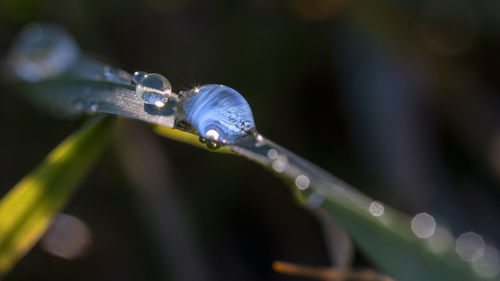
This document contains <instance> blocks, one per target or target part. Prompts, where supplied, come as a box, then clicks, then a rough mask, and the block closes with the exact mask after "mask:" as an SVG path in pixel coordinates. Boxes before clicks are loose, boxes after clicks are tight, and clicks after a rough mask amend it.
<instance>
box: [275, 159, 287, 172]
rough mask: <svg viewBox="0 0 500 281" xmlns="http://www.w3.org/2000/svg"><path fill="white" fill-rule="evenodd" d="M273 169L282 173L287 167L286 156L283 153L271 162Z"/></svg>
mask: <svg viewBox="0 0 500 281" xmlns="http://www.w3.org/2000/svg"><path fill="white" fill-rule="evenodd" d="M272 167H273V169H274V170H275V171H276V172H278V173H283V172H284V171H286V168H287V167H288V158H287V157H286V156H285V155H278V157H277V158H276V160H274V161H273V163H272Z"/></svg>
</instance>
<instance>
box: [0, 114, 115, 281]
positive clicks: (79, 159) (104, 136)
mask: <svg viewBox="0 0 500 281" xmlns="http://www.w3.org/2000/svg"><path fill="white" fill-rule="evenodd" d="M110 125H111V118H109V117H104V116H97V117H95V118H92V119H91V120H89V121H88V122H87V123H86V124H85V125H84V126H83V127H82V128H81V129H80V130H78V131H77V132H76V133H74V134H73V135H71V136H70V137H68V138H67V139H66V140H64V141H63V142H62V143H61V144H59V146H57V147H56V148H55V149H54V150H53V151H52V152H51V153H50V154H49V155H48V156H47V157H46V159H45V160H44V161H43V162H42V163H41V164H40V165H39V166H38V167H37V168H36V169H35V170H34V171H33V172H32V173H30V174H29V175H27V176H26V177H24V178H23V179H22V180H21V181H20V182H19V183H18V184H17V185H16V186H15V187H14V188H13V189H12V190H11V191H10V192H9V193H7V194H6V195H5V196H4V197H3V198H2V200H1V201H0V276H1V275H4V274H5V273H7V272H8V271H9V270H10V269H11V268H12V267H13V266H14V265H15V263H16V262H17V261H18V260H19V259H20V258H21V257H22V256H23V255H24V254H26V252H28V251H29V250H30V249H31V248H32V247H33V246H34V244H35V243H36V242H37V241H38V239H39V238H40V237H41V236H42V235H43V233H44V232H45V231H46V229H47V227H48V226H49V224H50V222H51V219H52V217H53V215H54V214H56V213H57V212H59V211H60V210H61V209H62V208H63V207H64V205H65V204H66V202H68V200H69V198H70V196H71V194H72V193H73V192H74V191H75V188H76V187H77V185H78V183H79V182H80V181H81V180H82V179H83V178H84V177H85V175H86V174H87V173H88V172H89V170H90V168H91V167H92V164H94V162H95V161H96V159H97V158H98V156H99V155H100V154H101V151H102V149H103V147H104V145H105V144H106V143H107V140H108V136H109V132H110V130H109V128H110Z"/></svg>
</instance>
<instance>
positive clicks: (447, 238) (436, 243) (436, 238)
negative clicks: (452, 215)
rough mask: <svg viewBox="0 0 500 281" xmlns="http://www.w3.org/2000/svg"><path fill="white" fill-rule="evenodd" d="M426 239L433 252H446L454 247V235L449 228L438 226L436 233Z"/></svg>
mask: <svg viewBox="0 0 500 281" xmlns="http://www.w3.org/2000/svg"><path fill="white" fill-rule="evenodd" d="M425 241H426V243H427V247H429V249H430V250H431V251H432V252H433V253H436V254H444V253H446V252H448V251H450V250H451V249H452V248H453V242H454V237H453V235H452V234H451V232H450V231H449V230H448V229H446V228H444V227H439V226H438V227H436V230H435V231H434V234H433V235H432V236H430V237H429V238H428V239H426V240H425Z"/></svg>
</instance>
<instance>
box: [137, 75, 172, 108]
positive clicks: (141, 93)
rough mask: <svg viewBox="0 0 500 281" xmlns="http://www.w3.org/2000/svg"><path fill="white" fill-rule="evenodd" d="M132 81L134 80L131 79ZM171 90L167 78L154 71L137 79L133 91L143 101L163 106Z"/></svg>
mask: <svg viewBox="0 0 500 281" xmlns="http://www.w3.org/2000/svg"><path fill="white" fill-rule="evenodd" d="M136 73H137V72H136ZM134 76H135V74H134ZM132 81H134V80H133V79H132ZM171 92H172V86H171V85H170V82H169V81H168V80H167V78H165V77H163V76H162V75H160V74H156V73H150V74H146V75H144V76H143V77H142V78H141V79H139V80H138V82H137V85H136V88H135V93H136V94H137V96H138V97H139V98H141V99H142V100H144V102H145V103H147V104H153V105H155V106H157V107H163V106H164V105H165V104H166V103H167V102H168V98H169V97H170V93H171Z"/></svg>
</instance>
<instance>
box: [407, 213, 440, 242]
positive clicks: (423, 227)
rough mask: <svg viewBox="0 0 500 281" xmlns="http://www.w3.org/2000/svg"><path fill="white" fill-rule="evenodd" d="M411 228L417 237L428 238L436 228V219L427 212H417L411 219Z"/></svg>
mask: <svg viewBox="0 0 500 281" xmlns="http://www.w3.org/2000/svg"><path fill="white" fill-rule="evenodd" d="M411 230H412V231H413V233H415V235H416V236H417V237H418V238H429V237H431V236H432V234H434V231H435V230H436V221H435V220H434V218H433V217H432V216H431V215H429V214H427V213H420V214H417V215H416V216H415V217H413V219H412V220H411Z"/></svg>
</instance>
